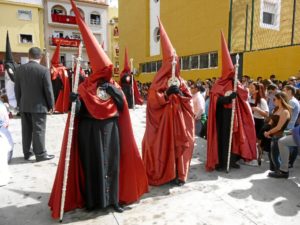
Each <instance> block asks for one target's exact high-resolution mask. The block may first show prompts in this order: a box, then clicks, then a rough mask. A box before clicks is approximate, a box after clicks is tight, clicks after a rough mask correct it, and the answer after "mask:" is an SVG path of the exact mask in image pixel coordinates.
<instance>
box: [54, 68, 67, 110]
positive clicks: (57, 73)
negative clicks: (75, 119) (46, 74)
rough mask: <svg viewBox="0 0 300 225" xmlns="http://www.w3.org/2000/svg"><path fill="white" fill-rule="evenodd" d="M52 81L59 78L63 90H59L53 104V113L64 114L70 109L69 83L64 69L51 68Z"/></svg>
mask: <svg viewBox="0 0 300 225" xmlns="http://www.w3.org/2000/svg"><path fill="white" fill-rule="evenodd" d="M51 77H52V80H55V79H56V78H57V77H59V78H60V80H61V82H62V84H63V89H61V90H60V92H59V95H58V97H57V100H56V103H55V111H56V112H60V113H66V112H68V110H69V107H70V82H69V77H68V73H67V71H66V69H65V67H63V66H60V67H56V68H55V67H52V74H51Z"/></svg>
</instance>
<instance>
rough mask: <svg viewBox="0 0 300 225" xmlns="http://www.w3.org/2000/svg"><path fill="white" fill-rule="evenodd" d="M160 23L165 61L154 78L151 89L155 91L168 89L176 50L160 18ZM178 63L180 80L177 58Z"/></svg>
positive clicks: (177, 59)
mask: <svg viewBox="0 0 300 225" xmlns="http://www.w3.org/2000/svg"><path fill="white" fill-rule="evenodd" d="M158 22H159V29H160V44H161V49H162V56H163V59H162V66H161V68H160V69H159V71H158V72H157V74H156V76H155V77H154V80H153V82H152V85H151V87H152V88H153V89H165V88H167V82H168V79H169V78H170V77H171V76H172V61H173V55H174V52H175V49H174V47H173V45H172V43H171V41H170V39H169V37H168V34H167V32H166V31H165V28H164V26H163V25H162V23H161V21H160V19H159V18H158ZM176 61H177V65H176V71H175V75H176V77H178V78H179V73H180V64H179V58H178V56H176Z"/></svg>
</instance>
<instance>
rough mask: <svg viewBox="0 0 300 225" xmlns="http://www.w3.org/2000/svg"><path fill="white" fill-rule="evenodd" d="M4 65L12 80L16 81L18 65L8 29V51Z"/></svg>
mask: <svg viewBox="0 0 300 225" xmlns="http://www.w3.org/2000/svg"><path fill="white" fill-rule="evenodd" d="M4 67H5V70H6V71H7V74H8V76H9V78H10V79H11V81H12V82H14V81H15V71H16V68H17V67H18V65H17V64H16V63H15V61H14V58H13V55H12V51H11V47H10V41H9V35H8V31H7V34H6V52H5V59H4Z"/></svg>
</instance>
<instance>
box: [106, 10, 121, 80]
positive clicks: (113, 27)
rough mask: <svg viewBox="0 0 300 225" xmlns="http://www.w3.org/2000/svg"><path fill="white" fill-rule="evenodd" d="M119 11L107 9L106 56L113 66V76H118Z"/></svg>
mask: <svg viewBox="0 0 300 225" xmlns="http://www.w3.org/2000/svg"><path fill="white" fill-rule="evenodd" d="M118 15H119V10H118V8H117V7H109V8H108V19H109V26H108V40H109V41H108V56H109V57H110V59H111V60H112V63H113V64H114V76H115V77H116V78H118V77H119V74H120V60H119V57H120V48H119V16H118Z"/></svg>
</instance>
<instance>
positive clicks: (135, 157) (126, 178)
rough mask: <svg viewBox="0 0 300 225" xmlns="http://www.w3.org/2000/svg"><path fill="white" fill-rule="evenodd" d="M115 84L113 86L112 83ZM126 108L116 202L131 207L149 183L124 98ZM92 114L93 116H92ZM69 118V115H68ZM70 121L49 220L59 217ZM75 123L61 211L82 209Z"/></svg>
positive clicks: (53, 189) (121, 127)
mask: <svg viewBox="0 0 300 225" xmlns="http://www.w3.org/2000/svg"><path fill="white" fill-rule="evenodd" d="M115 85H116V83H115ZM124 101H125V103H126V104H125V106H124V109H123V111H122V112H120V114H119V115H120V116H119V129H120V130H119V131H120V150H121V159H120V177H119V182H120V185H119V187H120V188H119V201H120V202H122V203H125V204H130V203H133V202H135V201H137V200H138V199H139V198H140V197H141V196H142V195H143V194H144V193H145V192H147V191H148V181H147V176H146V172H145V168H144V165H143V162H142V159H141V156H140V153H139V151H138V148H137V145H136V142H135V139H134V136H133V130H132V126H131V120H130V115H129V110H128V105H127V102H126V99H125V97H124ZM92 115H93V114H92ZM69 117H70V115H69ZM68 126H69V118H68V121H67V124H66V128H65V133H64V139H63V143H62V149H61V155H60V160H59V164H58V168H57V172H56V177H55V181H54V184H53V188H52V192H51V196H50V199H49V206H50V208H51V210H52V217H53V218H54V219H57V218H59V213H60V203H61V193H62V183H63V170H64V164H65V155H66V146H67V136H68V132H69V130H68ZM77 130H78V122H77V121H75V129H74V131H73V132H74V133H73V140H72V148H71V157H70V168H69V172H68V182H67V193H66V201H65V207H64V211H65V212H67V211H70V210H73V209H76V208H82V207H84V204H85V203H84V197H83V196H84V174H83V171H82V167H81V161H80V158H79V152H78V142H77V140H78V138H77Z"/></svg>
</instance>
